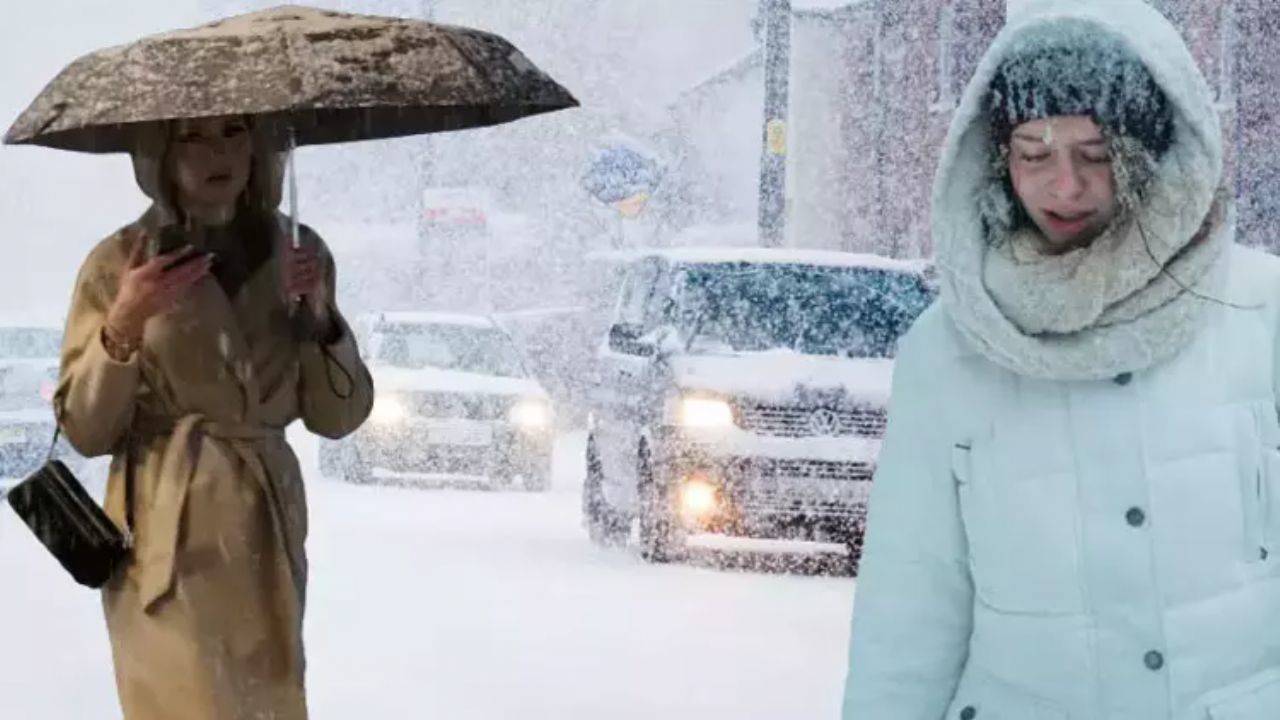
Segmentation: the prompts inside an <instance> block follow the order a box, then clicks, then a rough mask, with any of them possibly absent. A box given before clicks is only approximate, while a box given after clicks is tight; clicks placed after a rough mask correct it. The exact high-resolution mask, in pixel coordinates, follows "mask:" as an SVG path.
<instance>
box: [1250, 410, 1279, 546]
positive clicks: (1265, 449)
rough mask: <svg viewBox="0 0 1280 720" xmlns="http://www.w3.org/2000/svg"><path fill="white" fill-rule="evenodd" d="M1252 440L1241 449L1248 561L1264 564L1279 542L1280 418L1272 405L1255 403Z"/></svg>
mask: <svg viewBox="0 0 1280 720" xmlns="http://www.w3.org/2000/svg"><path fill="white" fill-rule="evenodd" d="M1252 409H1253V428H1254V435H1253V437H1250V438H1247V439H1246V440H1245V442H1246V445H1245V447H1244V448H1242V453H1241V455H1242V458H1243V459H1242V461H1241V464H1242V467H1243V470H1242V472H1241V483H1242V488H1241V494H1242V501H1243V502H1242V507H1243V509H1244V533H1245V559H1246V560H1247V561H1250V562H1263V561H1267V560H1269V559H1270V558H1271V555H1273V554H1274V553H1275V552H1276V543H1277V541H1280V508H1277V507H1276V504H1277V502H1280V490H1278V489H1277V486H1278V485H1280V418H1277V415H1276V408H1275V406H1273V405H1272V404H1271V402H1269V401H1267V402H1261V403H1255V404H1254V405H1253V406H1252Z"/></svg>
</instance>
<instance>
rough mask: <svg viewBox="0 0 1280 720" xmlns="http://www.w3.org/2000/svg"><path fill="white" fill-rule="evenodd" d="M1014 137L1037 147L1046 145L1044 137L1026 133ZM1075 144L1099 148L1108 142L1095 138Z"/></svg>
mask: <svg viewBox="0 0 1280 720" xmlns="http://www.w3.org/2000/svg"><path fill="white" fill-rule="evenodd" d="M1013 137H1014V139H1015V140H1021V141H1023V142H1028V143H1035V144H1037V145H1043V144H1045V142H1044V136H1042V135H1027V134H1026V133H1014V134H1013ZM1074 144H1075V145H1080V146H1085V147H1091V146H1097V145H1106V144H1107V141H1106V140H1105V139H1103V138H1094V139H1093V140H1083V141H1081V142H1078V143H1074Z"/></svg>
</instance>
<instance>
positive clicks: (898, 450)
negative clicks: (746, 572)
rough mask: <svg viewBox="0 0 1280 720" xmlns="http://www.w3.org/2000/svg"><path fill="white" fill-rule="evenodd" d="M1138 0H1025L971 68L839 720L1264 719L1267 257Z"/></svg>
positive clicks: (1180, 46)
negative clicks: (1245, 237) (933, 271)
mask: <svg viewBox="0 0 1280 720" xmlns="http://www.w3.org/2000/svg"><path fill="white" fill-rule="evenodd" d="M1222 165H1223V162H1222V142H1221V133H1220V129H1219V124H1218V118H1217V114H1216V111H1215V110H1214V107H1213V104H1212V98H1211V94H1210V91H1209V89H1208V87H1207V85H1206V83H1205V81H1204V78H1203V77H1202V75H1201V74H1200V72H1199V70H1198V69H1197V68H1196V65H1195V63H1194V61H1193V60H1192V58H1191V55H1190V54H1189V52H1188V51H1187V48H1186V46H1185V44H1184V43H1183V41H1182V39H1181V37H1180V36H1179V35H1178V33H1177V31H1176V30H1175V29H1174V28H1173V27H1172V26H1171V25H1170V24H1169V23H1168V22H1167V21H1166V20H1165V19H1164V18H1163V17H1161V16H1160V14H1159V13H1158V12H1156V11H1155V10H1153V9H1151V8H1150V7H1148V6H1147V5H1146V4H1145V3H1143V2H1141V1H1140V0H1072V1H1071V2H1038V3H1034V4H1032V5H1031V6H1029V7H1028V8H1027V9H1026V10H1024V11H1023V12H1022V13H1021V14H1019V15H1018V16H1015V17H1014V18H1013V19H1012V22H1011V24H1010V25H1009V26H1008V27H1007V28H1006V29H1005V30H1004V31H1003V32H1002V33H1001V35H1000V36H999V37H998V38H997V39H996V41H995V42H994V44H993V45H992V47H991V49H990V50H989V51H988V53H987V55H986V57H985V58H984V60H983V61H982V63H981V64H980V66H979V68H978V70H977V72H976V74H975V77H974V78H973V81H972V82H971V83H970V86H969V88H968V90H967V91H966V94H965V97H964V99H963V101H962V103H961V106H960V108H959V109H958V111H957V113H956V117H955V119H954V122H953V124H952V126H951V130H950V133H949V134H948V137H947V141H946V145H945V149H944V152H943V156H942V160H941V164H940V167H939V170H938V176H937V181H936V185H935V189H934V197H933V231H934V239H935V242H936V247H937V264H938V268H939V275H940V278H941V281H942V287H943V291H942V297H941V300H940V302H939V303H937V304H936V305H935V306H934V307H932V308H930V309H929V310H928V311H926V313H925V314H924V315H923V316H921V318H920V319H919V320H918V321H917V323H916V325H915V326H914V327H913V329H912V330H911V331H910V332H909V333H908V335H907V337H906V338H904V340H903V342H902V344H901V350H900V353H899V356H898V361H897V369H896V375H895V378H894V388H893V399H892V405H891V408H890V420H889V429H888V433H887V436H886V438H885V444H884V448H883V452H882V454H881V457H880V466H879V470H878V472H877V474H876V478H875V486H874V490H873V493H872V498H871V514H870V524H869V528H868V532H867V545H866V549H865V554H864V559H863V563H862V569H861V574H860V576H859V579H858V587H857V592H856V597H855V601H854V602H855V611H854V618H853V632H852V638H851V641H850V651H849V669H848V678H847V682H846V687H845V696H844V717H845V718H846V719H852V720H940V719H943V718H946V719H948V720H950V719H952V718H954V719H956V720H1068V719H1069V720H1276V718H1280V553H1277V550H1280V548H1278V547H1277V545H1280V449H1278V448H1280V422H1278V421H1277V408H1276V377H1277V353H1276V340H1277V321H1278V318H1277V310H1278V308H1280V262H1278V261H1277V260H1276V259H1275V258H1273V257H1272V256H1270V255H1267V254H1264V253H1261V252H1258V251H1255V250H1249V249H1246V248H1244V247H1241V246H1239V245H1237V244H1236V243H1235V239H1234V236H1233V226H1232V222H1231V216H1232V214H1231V208H1230V202H1229V199H1228V198H1229V196H1228V194H1227V193H1226V192H1225V185H1226V179H1225V178H1224V176H1223V170H1222Z"/></svg>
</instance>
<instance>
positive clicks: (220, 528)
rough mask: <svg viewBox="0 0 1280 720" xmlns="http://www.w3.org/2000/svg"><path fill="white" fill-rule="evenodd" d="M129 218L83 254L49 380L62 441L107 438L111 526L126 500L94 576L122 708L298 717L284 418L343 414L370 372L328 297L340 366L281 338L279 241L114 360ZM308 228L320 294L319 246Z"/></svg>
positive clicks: (303, 565)
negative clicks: (107, 341)
mask: <svg viewBox="0 0 1280 720" xmlns="http://www.w3.org/2000/svg"><path fill="white" fill-rule="evenodd" d="M147 217H148V216H144V218H143V220H142V221H140V222H143V223H145V222H146V221H147ZM137 227H138V225H136V224H135V225H134V226H130V227H128V228H125V229H124V230H122V231H121V232H119V233H117V234H115V235H113V236H112V237H110V238H108V239H106V240H105V241H103V242H102V243H101V244H99V245H98V247H97V248H95V249H94V250H93V251H92V253H91V254H90V255H89V258H88V259H87V261H86V262H85V264H84V266H83V268H82V269H81V272H80V275H79V278H78V279H77V283H76V288H75V294H74V298H73V300H72V306H71V311H70V314H69V317H68V322H67V333H66V338H65V341H64V347H63V354H62V373H61V381H60V383H59V388H58V392H57V396H56V405H57V407H58V410H59V415H60V419H61V425H62V428H63V431H64V432H65V433H66V436H67V438H68V440H70V442H71V443H72V445H74V446H75V447H76V449H78V450H79V451H80V452H81V453H83V454H85V455H88V456H96V455H106V454H111V455H112V456H113V458H112V463H111V473H110V479H109V481H108V486H107V498H106V507H107V512H108V513H109V514H110V516H111V517H112V518H113V519H114V520H115V521H116V522H117V523H119V524H120V525H121V526H124V525H125V522H126V505H127V504H128V505H129V506H131V508H132V530H133V533H134V538H135V546H134V553H133V557H132V559H131V561H130V562H129V564H128V565H127V567H124V568H122V570H121V571H120V572H118V573H117V575H116V577H114V578H113V579H112V580H111V581H110V583H109V584H108V586H107V587H106V588H105V589H104V592H103V603H104V607H105V611H106V617H107V627H108V630H109V634H110V636H111V644H112V651H113V655H114V660H115V670H116V680H117V686H118V689H119V694H120V701H121V704H122V706H123V708H124V712H125V718H126V720H161V719H163V720H266V719H268V718H270V719H271V720H299V719H301V718H305V717H306V716H307V710H306V700H305V695H304V689H303V671H304V659H303V650H302V617H303V608H304V604H305V589H306V579H307V562H306V556H305V553H304V550H303V542H304V540H305V538H306V534H307V513H306V502H305V497H304V493H303V483H302V476H301V473H300V470H299V467H298V460H297V458H296V456H295V455H294V453H293V450H292V449H291V448H290V447H289V445H288V444H287V443H286V442H285V437H284V429H285V427H286V426H287V425H289V424H290V423H291V422H293V421H294V420H296V419H298V418H301V419H302V421H303V422H304V424H305V425H306V427H307V428H308V429H309V430H311V431H312V432H315V433H317V434H320V435H323V436H325V437H329V438H338V437H341V436H343V435H346V434H347V433H350V432H352V431H353V430H355V429H356V428H357V427H358V426H359V425H360V424H361V423H362V422H363V421H364V419H365V418H366V417H367V416H368V414H369V411H370V407H371V405H372V402H373V384H372V380H371V379H370V377H369V373H368V371H367V369H366V368H365V366H364V364H363V363H362V362H361V360H360V356H359V353H358V352H357V348H356V343H355V340H354V338H353V337H352V335H351V332H350V330H349V328H348V327H347V325H346V323H345V321H343V320H341V316H340V315H339V314H338V313H337V310H336V308H334V314H335V317H336V318H338V319H339V322H340V323H341V325H342V327H343V334H342V337H341V339H340V340H338V341H337V342H336V343H335V344H333V345H331V346H330V347H329V348H328V350H329V354H330V356H331V359H332V360H336V361H337V363H339V364H340V365H341V366H342V369H345V371H346V373H345V374H344V373H343V372H342V369H338V368H337V367H336V366H335V365H334V364H333V363H332V362H331V360H326V358H325V357H324V354H323V353H322V351H321V348H320V346H319V344H318V343H317V342H315V341H299V340H296V339H294V337H295V336H294V335H293V334H291V332H290V326H289V318H288V311H287V308H286V305H285V304H284V302H283V301H282V299H281V284H280V283H281V281H280V267H279V264H278V262H277V258H278V256H279V255H280V253H279V252H273V255H272V258H271V259H270V260H268V261H267V262H266V263H265V264H264V265H263V266H262V267H260V268H259V269H258V270H257V271H256V272H255V273H254V274H253V275H252V276H251V277H250V279H249V280H248V281H247V282H246V283H245V284H244V285H243V286H241V287H240V288H239V290H238V291H237V292H236V294H235V296H234V297H231V298H228V296H227V295H226V293H224V291H223V290H222V287H221V286H220V285H219V284H218V283H217V282H216V281H215V280H214V279H213V278H207V279H205V280H202V281H201V282H200V283H199V284H198V285H197V286H196V287H195V288H194V290H193V292H192V293H191V295H190V296H188V297H187V298H186V299H185V300H183V301H181V303H180V304H179V306H178V307H177V308H176V309H175V310H174V311H173V312H171V313H170V314H167V315H162V316H157V317H155V318H153V319H152V320H151V321H149V323H148V324H147V326H146V330H145V334H144V346H143V349H142V350H141V352H139V353H136V354H135V355H134V356H133V358H132V359H130V360H129V361H128V362H124V363H121V362H116V361H115V360H113V359H112V358H111V357H109V356H108V355H107V353H106V350H105V349H104V347H103V345H102V342H101V338H100V331H101V328H102V324H103V321H104V317H105V313H106V311H107V308H108V307H109V306H110V304H111V302H112V299H113V298H114V296H115V293H116V290H117V285H118V280H119V277H120V274H121V270H122V268H123V267H124V264H125V262H126V258H127V257H128V254H129V249H130V244H131V242H132V241H133V240H132V238H133V237H134V232H135V231H136V228H137ZM307 240H308V241H309V242H313V243H316V244H317V245H318V247H319V248H320V249H321V252H322V255H323V256H324V257H325V259H326V265H327V267H328V283H329V288H330V293H331V294H330V297H333V295H332V290H333V287H334V276H333V262H332V257H331V256H330V255H329V254H328V252H327V249H325V248H324V245H323V243H322V242H320V240H319V238H317V237H315V236H314V234H312V233H310V232H308V233H307ZM128 465H131V466H132V473H131V478H132V479H131V481H129V482H128V483H126V475H127V474H128V470H127V467H126V466H128ZM126 485H129V486H131V489H127V488H126Z"/></svg>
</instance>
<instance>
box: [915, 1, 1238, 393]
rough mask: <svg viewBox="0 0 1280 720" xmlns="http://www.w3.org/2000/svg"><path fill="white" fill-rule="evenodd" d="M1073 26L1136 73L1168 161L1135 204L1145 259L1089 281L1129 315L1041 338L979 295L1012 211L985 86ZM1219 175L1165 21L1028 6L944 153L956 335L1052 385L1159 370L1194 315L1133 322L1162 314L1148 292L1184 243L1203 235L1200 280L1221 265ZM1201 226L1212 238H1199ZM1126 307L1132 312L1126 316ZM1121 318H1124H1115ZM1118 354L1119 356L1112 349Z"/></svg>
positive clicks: (1209, 121) (1213, 115)
mask: <svg viewBox="0 0 1280 720" xmlns="http://www.w3.org/2000/svg"><path fill="white" fill-rule="evenodd" d="M1082 27H1083V28H1085V30H1087V31H1088V32H1093V33H1097V34H1098V35H1100V36H1101V35H1105V36H1107V37H1108V38H1109V39H1110V40H1111V41H1112V42H1113V43H1115V44H1117V45H1118V46H1119V47H1120V48H1122V50H1123V51H1124V52H1125V53H1127V54H1130V55H1132V56H1133V57H1135V58H1137V60H1138V61H1140V62H1141V63H1142V64H1143V65H1144V66H1145V67H1146V69H1147V71H1148V72H1149V73H1150V75H1151V77H1152V78H1153V79H1154V81H1155V82H1156V83H1157V85H1158V86H1159V87H1160V89H1161V90H1162V91H1163V93H1164V94H1165V97H1166V99H1167V102H1168V104H1169V107H1170V110H1171V113H1172V120H1173V136H1172V144H1171V145H1170V147H1169V148H1168V150H1167V151H1166V152H1164V153H1163V154H1162V155H1161V156H1160V157H1159V159H1158V160H1157V161H1156V165H1155V167H1154V168H1153V171H1152V177H1151V181H1150V184H1149V186H1148V189H1147V191H1146V192H1145V193H1144V195H1143V199H1142V201H1141V204H1139V205H1138V206H1137V207H1135V208H1133V211H1132V218H1133V220H1134V223H1135V225H1137V226H1138V228H1139V230H1140V231H1141V237H1142V238H1143V239H1142V240H1141V242H1139V243H1138V244H1139V245H1141V244H1143V243H1146V242H1148V240H1146V239H1145V238H1149V242H1150V244H1151V247H1150V248H1149V251H1147V250H1143V249H1142V248H1141V247H1138V248H1129V249H1128V250H1126V251H1124V252H1117V253H1116V258H1115V260H1116V261H1115V262H1114V263H1112V265H1113V266H1114V268H1115V269H1114V271H1110V270H1109V271H1107V274H1108V275H1109V276H1108V277H1099V278H1098V284H1099V286H1105V287H1107V288H1116V287H1125V288H1129V289H1128V290H1126V291H1125V294H1123V295H1119V296H1117V297H1108V298H1107V302H1108V303H1110V302H1112V301H1115V302H1116V304H1117V305H1122V304H1123V303H1122V302H1121V301H1124V302H1127V303H1128V307H1126V308H1122V309H1121V311H1120V312H1115V310H1116V308H1115V307H1112V308H1109V309H1103V308H1099V313H1100V317H1098V320H1097V325H1098V326H1097V327H1095V328H1093V329H1092V330H1084V331H1081V332H1078V333H1075V334H1073V335H1067V336H1064V335H1056V336H1052V337H1047V336H1041V335H1036V334H1030V333H1028V332H1024V331H1023V329H1022V328H1020V327H1018V326H1016V325H1015V324H1014V323H1013V322H1012V321H1011V320H1010V319H1009V318H1008V317H1006V316H1005V314H1004V313H1003V312H1002V310H1001V308H1000V307H999V306H998V305H997V302H996V301H995V299H993V296H992V293H991V291H990V290H989V289H988V287H987V286H986V278H985V277H984V267H985V262H986V260H987V254H988V251H989V250H990V248H989V244H990V243H989V241H990V233H989V228H990V227H991V225H992V221H993V219H995V221H996V223H997V224H998V223H999V221H1000V216H1001V215H1002V214H1003V215H1004V216H1005V217H1007V216H1008V214H1009V213H1011V212H1012V208H1011V204H1012V202H1013V201H1012V200H1011V199H1010V198H1008V197H1007V193H1004V192H996V191H994V190H993V188H996V187H997V186H998V185H999V183H1000V178H999V176H998V170H997V168H998V161H997V160H996V158H998V157H999V155H998V153H999V149H998V148H996V147H995V141H994V140H993V133H992V127H991V112H990V108H989V99H990V92H991V85H992V80H993V78H994V77H995V76H996V74H997V71H998V69H999V68H1000V66H1001V65H1002V64H1003V63H1004V61H1005V60H1006V59H1008V58H1010V57H1011V56H1013V55H1014V53H1015V52H1018V51H1019V50H1022V49H1025V48H1026V46H1027V44H1028V43H1030V42H1034V38H1037V37H1045V36H1046V35H1048V36H1053V35H1054V33H1055V32H1059V33H1060V34H1062V35H1064V36H1065V35H1068V34H1075V35H1077V36H1078V35H1080V33H1081V28H1082ZM1222 164H1223V149H1222V140H1221V129H1220V126H1219V121H1218V115H1217V111H1216V110H1215V109H1214V107H1213V100H1212V93H1211V92H1210V89H1209V87H1208V84H1207V83H1206V82H1205V79H1204V77H1203V75H1202V74H1201V73H1200V70H1199V68H1198V67H1197V66H1196V64H1195V60H1194V59H1193V58H1192V56H1191V54H1190V52H1189V51H1188V49H1187V46H1186V44H1185V42H1184V41H1183V39H1182V37H1181V36H1180V35H1179V33H1178V31H1177V30H1176V29H1175V28H1174V27H1173V25H1172V24H1171V23H1170V22H1169V21H1168V20H1166V19H1165V18H1164V16H1162V15H1161V14H1160V13H1159V12H1158V11H1157V10H1155V9H1154V8H1152V7H1150V6H1149V5H1147V4H1146V3H1145V2H1143V1H1142V0H1035V1H1034V2H1032V3H1031V4H1029V5H1028V6H1027V7H1026V8H1024V9H1023V10H1022V11H1021V12H1019V13H1017V14H1015V15H1014V16H1013V17H1011V18H1010V22H1009V24H1008V25H1007V26H1006V27H1005V28H1004V30H1003V31H1002V32H1001V33H1000V34H999V35H998V36H997V37H996V39H995V41H994V42H993V43H992V45H991V47H990V48H989V49H988V51H987V53H986V54H985V55H984V57H983V59H982V61H981V62H980V63H979V66H978V69H977V71H976V72H975V73H974V76H973V78H972V80H971V81H970V82H969V84H968V86H967V88H966V90H965V92H964V95H963V97H962V99H961V102H960V105H959V107H958V109H957V110H956V113H955V116H954V118H953V120H952V123H951V127H950V129H949V131H948V133H947V137H946V140H945V143H944V146H943V152H942V157H941V160H940V162H939V166H938V172H937V176H936V178H935V183H934V188H933V214H932V232H933V240H934V247H935V249H936V255H937V268H938V274H939V279H940V284H941V288H942V293H941V297H942V302H943V305H944V306H945V307H946V308H947V309H948V311H949V313H950V314H951V315H952V318H953V319H954V320H955V322H956V324H957V325H958V326H959V328H960V330H961V331H962V334H964V335H965V336H966V337H967V338H968V339H969V340H970V341H971V342H973V343H974V344H975V345H976V346H978V348H979V349H980V350H982V352H983V354H985V355H987V356H988V357H989V358H990V359H992V360H994V361H996V362H997V363H999V364H1001V365H1004V366H1006V367H1009V368H1011V369H1014V370H1017V371H1019V372H1023V373H1024V374H1031V375H1037V376H1041V377H1051V378H1055V377H1056V378H1059V379H1068V378H1074V379H1083V378H1087V377H1105V376H1107V375H1106V374H1107V373H1111V374H1114V373H1115V372H1119V371H1130V370H1136V369H1141V368H1143V367H1148V366H1150V365H1151V364H1153V363H1155V362H1158V361H1160V360H1163V359H1167V357H1168V356H1169V354H1170V353H1171V352H1174V351H1176V349H1177V346H1180V344H1182V343H1183V342H1184V341H1185V339H1186V337H1185V336H1186V335H1187V334H1188V333H1190V332H1191V329H1190V328H1192V327H1193V326H1194V325H1195V323H1196V322H1197V319H1196V318H1198V314H1197V313H1198V312H1199V311H1198V310H1196V309H1188V308H1187V307H1179V308H1178V309H1177V311H1176V312H1168V313H1166V314H1165V316H1163V317H1160V318H1154V319H1148V318H1145V317H1139V315H1140V314H1141V313H1147V312H1151V313H1155V312H1157V311H1156V310H1155V309H1154V308H1157V307H1158V306H1161V305H1164V304H1170V303H1169V302H1168V301H1169V297H1168V296H1169V295H1170V291H1169V290H1168V288H1158V289H1157V290H1156V291H1152V292H1147V290H1148V286H1152V287H1154V286H1157V285H1159V284H1160V283H1162V282H1163V280H1162V278H1161V275H1162V270H1161V268H1162V267H1168V268H1172V267H1174V266H1173V263H1174V261H1175V260H1176V259H1178V258H1179V256H1180V255H1187V254H1189V253H1186V252H1183V251H1184V250H1186V249H1189V248H1192V247H1193V246H1195V245H1197V243H1192V240H1193V238H1196V237H1197V236H1198V234H1199V236H1200V237H1205V236H1206V235H1207V237H1208V239H1207V242H1206V243H1205V245H1206V246H1208V247H1211V248H1212V249H1211V251H1207V252H1200V253H1199V257H1198V258H1197V259H1196V262H1197V263H1198V264H1199V269H1198V272H1199V270H1200V269H1202V268H1203V267H1204V266H1209V265H1212V266H1213V267H1217V266H1219V265H1221V263H1217V264H1216V265H1215V264H1214V263H1215V262H1216V260H1215V259H1216V258H1217V257H1218V256H1220V255H1221V254H1222V253H1221V252H1220V250H1221V247H1223V246H1225V245H1226V244H1227V243H1228V242H1229V238H1230V233H1229V232H1220V231H1218V228H1220V227H1225V226H1229V224H1230V223H1229V222H1226V221H1222V220H1221V219H1220V216H1222V215H1223V214H1224V213H1223V212H1222V211H1221V210H1222V204H1221V203H1216V202H1215V201H1216V200H1218V199H1219V198H1218V190H1219V188H1220V185H1221V183H1222V179H1223V178H1222ZM1211 210H1212V211H1213V212H1212V213H1211ZM1211 216H1212V217H1211ZM1210 224H1212V225H1213V228H1214V230H1213V231H1212V232H1208V233H1201V231H1202V229H1204V228H1205V227H1206V226H1207V225H1210ZM1140 251H1141V252H1140ZM1095 260H1096V258H1095ZM1153 260H1154V261H1155V262H1153ZM1100 264H1101V265H1104V266H1105V263H1097V262H1095V263H1094V265H1095V267H1096V266H1098V265H1100ZM1165 274H1168V273H1165ZM1183 277H1188V276H1183ZM1201 278H1203V279H1204V280H1206V281H1208V285H1209V286H1211V285H1212V284H1213V283H1214V282H1218V281H1220V279H1221V274H1220V273H1217V272H1209V271H1207V270H1205V271H1203V273H1201V274H1199V275H1197V276H1191V277H1189V279H1188V280H1187V282H1188V283H1190V284H1192V285H1195V283H1196V282H1197V281H1198V280H1199V279H1201ZM1209 286H1205V285H1195V289H1196V290H1197V292H1199V293H1208V294H1212V292H1213V290H1214V288H1213V287H1209ZM1184 289H1185V288H1184ZM1172 292H1175V293H1176V292H1179V290H1178V289H1177V288H1175V289H1174V291H1172ZM1144 293H1146V295H1145V297H1143V294H1144ZM1085 294H1087V293H1085ZM1157 296H1159V297H1158V299H1157ZM1187 304H1188V303H1182V305H1184V306H1185V305H1187ZM1201 304H1203V303H1201ZM1135 306H1137V307H1141V308H1142V310H1141V311H1140V312H1139V311H1134V310H1132V308H1133V307H1135ZM1125 313H1131V315H1132V316H1131V317H1124V318H1119V317H1117V316H1118V315H1123V314H1125ZM1148 320H1149V322H1147V325H1148V327H1147V328H1146V329H1144V330H1143V331H1142V332H1140V333H1134V332H1132V330H1133V327H1132V326H1133V324H1135V323H1136V322H1138V321H1148ZM1121 322H1124V323H1130V327H1128V328H1122V327H1117V325H1118V324H1119V323H1121ZM1108 325H1109V326H1108ZM1157 325H1159V326H1160V329H1156V326H1157ZM1104 326H1106V327H1104ZM1172 328H1178V333H1176V334H1177V338H1176V340H1170V341H1169V342H1162V341H1154V342H1153V341H1152V340H1151V338H1153V337H1156V336H1158V335H1160V334H1161V333H1164V334H1165V335H1169V334H1170V333H1171V332H1172V331H1171V330H1170V329H1172ZM1095 330H1096V332H1095ZM1147 330H1149V332H1148V331H1147ZM1140 336H1141V337H1140ZM1135 338H1136V339H1135ZM1117 343H1118V344H1121V345H1126V347H1124V348H1123V349H1117V348H1116V347H1115V345H1116V344H1117Z"/></svg>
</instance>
